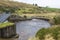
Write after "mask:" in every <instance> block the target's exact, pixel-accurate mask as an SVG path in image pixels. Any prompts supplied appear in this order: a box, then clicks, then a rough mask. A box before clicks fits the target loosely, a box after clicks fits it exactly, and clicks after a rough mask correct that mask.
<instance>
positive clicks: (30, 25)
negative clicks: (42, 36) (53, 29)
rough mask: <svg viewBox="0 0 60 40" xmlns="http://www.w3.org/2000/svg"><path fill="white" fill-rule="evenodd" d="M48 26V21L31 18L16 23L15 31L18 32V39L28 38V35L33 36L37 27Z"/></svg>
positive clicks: (24, 39)
mask: <svg viewBox="0 0 60 40" xmlns="http://www.w3.org/2000/svg"><path fill="white" fill-rule="evenodd" d="M50 26H51V25H50V23H49V22H47V21H44V20H38V19H32V20H27V21H20V22H18V23H16V29H17V33H18V34H19V38H18V40H28V39H29V38H30V37H34V36H35V34H36V33H37V31H38V30H39V29H41V28H48V27H50Z"/></svg>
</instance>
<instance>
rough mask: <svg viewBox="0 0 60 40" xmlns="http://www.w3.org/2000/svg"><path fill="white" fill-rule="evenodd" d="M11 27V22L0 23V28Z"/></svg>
mask: <svg viewBox="0 0 60 40" xmlns="http://www.w3.org/2000/svg"><path fill="white" fill-rule="evenodd" d="M11 25H14V23H11V22H6V23H0V28H5V27H8V26H11Z"/></svg>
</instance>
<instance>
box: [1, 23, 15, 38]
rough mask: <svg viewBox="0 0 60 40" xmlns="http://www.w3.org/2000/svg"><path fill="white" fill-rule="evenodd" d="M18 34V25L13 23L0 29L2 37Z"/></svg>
mask: <svg viewBox="0 0 60 40" xmlns="http://www.w3.org/2000/svg"><path fill="white" fill-rule="evenodd" d="M15 35H16V26H15V24H14V25H11V26H7V27H5V28H1V29H0V38H10V37H13V36H15Z"/></svg>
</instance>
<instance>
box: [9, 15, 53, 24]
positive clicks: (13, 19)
mask: <svg viewBox="0 0 60 40" xmlns="http://www.w3.org/2000/svg"><path fill="white" fill-rule="evenodd" d="M32 19H41V20H45V21H48V22H49V23H50V24H54V19H51V18H48V17H44V16H42V17H40V16H39V17H31V18H28V17H27V16H24V17H21V16H17V15H11V16H10V17H9V18H8V21H10V22H17V21H26V20H32Z"/></svg>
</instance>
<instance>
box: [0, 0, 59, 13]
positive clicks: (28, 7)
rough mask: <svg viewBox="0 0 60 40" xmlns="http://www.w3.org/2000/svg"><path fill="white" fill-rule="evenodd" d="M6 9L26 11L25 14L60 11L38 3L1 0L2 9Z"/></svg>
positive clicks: (0, 6)
mask: <svg viewBox="0 0 60 40" xmlns="http://www.w3.org/2000/svg"><path fill="white" fill-rule="evenodd" d="M18 9H19V10H18ZM6 10H9V11H11V10H13V11H16V12H17V13H24V14H27V13H30V14H33V13H50V12H58V13H60V9H57V8H48V7H39V6H38V5H33V4H26V3H21V2H15V1H4V0H0V11H6Z"/></svg>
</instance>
